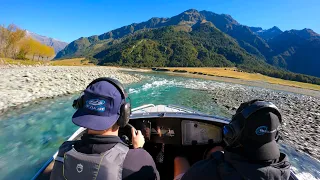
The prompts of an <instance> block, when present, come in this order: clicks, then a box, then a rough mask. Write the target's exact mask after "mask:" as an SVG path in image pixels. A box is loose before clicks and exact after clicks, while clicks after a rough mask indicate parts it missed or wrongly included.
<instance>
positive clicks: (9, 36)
mask: <svg viewBox="0 0 320 180" xmlns="http://www.w3.org/2000/svg"><path fill="white" fill-rule="evenodd" d="M54 54H55V52H54V49H53V48H52V47H50V46H47V45H44V44H41V43H40V42H38V41H36V40H34V39H32V38H31V37H26V32H25V30H21V29H19V28H18V27H16V26H15V25H12V24H11V25H9V26H8V27H7V28H6V27H4V26H0V57H1V56H2V57H9V58H10V57H11V58H14V59H16V58H20V59H26V56H27V55H28V56H32V59H33V60H34V58H35V57H38V60H39V59H40V58H41V59H42V60H43V58H46V59H47V60H48V58H50V57H53V56H54Z"/></svg>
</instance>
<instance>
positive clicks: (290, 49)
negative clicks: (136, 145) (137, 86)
mask: <svg viewBox="0 0 320 180" xmlns="http://www.w3.org/2000/svg"><path fill="white" fill-rule="evenodd" d="M71 57H87V58H88V59H92V60H93V61H96V63H98V64H100V65H103V64H110V63H111V64H120V65H130V66H237V67H241V68H242V69H246V70H248V71H254V72H260V73H263V74H267V75H271V76H274V77H280V78H283V79H293V80H300V81H303V82H310V81H311V82H313V80H310V78H309V79H308V78H307V77H306V76H301V75H297V74H292V73H290V72H288V71H292V72H296V73H302V74H307V75H312V76H317V77H320V71H319V70H318V68H319V67H320V60H319V57H320V35H319V34H317V33H315V32H314V31H312V30H311V29H303V30H289V31H281V30H280V29H279V28H278V27H276V26H274V27H272V28H270V29H267V30H263V29H262V28H260V27H249V26H246V25H242V24H240V23H239V22H237V21H236V20H235V19H233V18H232V17H231V16H230V15H226V14H216V13H213V12H210V11H197V10H195V9H190V10H187V11H185V12H182V13H181V14H178V15H176V16H173V17H171V18H151V19H149V20H148V21H145V22H141V23H133V24H130V25H128V26H123V27H121V28H118V29H115V30H112V31H109V32H106V33H104V34H101V35H94V36H90V37H81V38H79V39H77V40H75V41H73V42H71V43H70V44H68V45H67V46H66V47H65V48H64V49H63V50H62V51H60V52H59V53H58V54H57V55H56V57H55V59H61V58H71ZM298 76H299V77H298ZM294 77H295V78H294ZM306 78H307V79H306ZM311 79H312V78H311Z"/></svg>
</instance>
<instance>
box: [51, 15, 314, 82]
mask: <svg viewBox="0 0 320 180" xmlns="http://www.w3.org/2000/svg"><path fill="white" fill-rule="evenodd" d="M200 22H210V23H212V25H213V26H214V27H215V28H217V29H218V30H219V31H221V32H222V33H224V34H225V35H227V36H230V37H231V38H233V39H234V40H235V41H236V42H237V43H238V45H239V46H240V47H241V48H243V49H244V50H245V51H246V52H248V53H249V54H252V55H253V56H255V57H256V59H259V60H262V61H264V62H267V63H269V64H271V65H273V66H275V67H278V68H283V69H286V70H291V71H294V72H298V73H304V74H309V75H313V76H318V77H320V72H317V70H316V68H315V65H317V63H318V64H319V61H317V60H316V58H315V57H314V56H318V54H317V53H314V52H312V51H308V50H305V49H304V48H303V47H302V45H304V46H305V47H310V48H316V49H317V47H318V41H319V39H320V38H319V34H317V33H315V32H314V31H312V30H311V29H303V30H289V31H284V32H283V31H281V30H280V29H279V28H278V27H276V26H274V27H272V28H270V29H267V30H263V29H262V28H260V27H249V26H246V25H242V24H240V23H239V22H237V21H236V20H235V19H233V18H232V16H230V15H226V14H216V13H214V12H210V11H205V10H203V11H197V10H195V9H189V10H187V11H184V12H182V13H180V14H178V15H176V16H172V17H170V18H155V17H153V18H151V19H149V20H147V21H144V22H141V23H132V24H130V25H127V26H123V27H120V28H117V29H114V30H112V31H109V32H106V33H103V34H100V35H94V36H90V37H82V38H79V39H77V40H75V41H73V42H71V43H70V44H69V45H68V46H66V48H65V49H64V50H62V51H60V52H59V53H58V54H57V56H56V57H55V59H61V58H70V57H88V58H92V57H94V56H95V55H96V54H98V53H99V52H102V51H104V50H106V49H108V48H110V47H112V46H114V45H115V44H117V43H122V42H123V41H125V40H126V39H128V38H129V39H130V37H131V36H134V35H135V34H136V33H140V32H141V33H143V32H146V33H147V32H148V31H149V30H152V29H157V28H162V27H168V26H174V27H175V28H178V29H180V30H183V31H186V32H190V31H191V32H192V27H193V26H194V25H195V24H197V23H200ZM159 38H161V37H159ZM288 38H289V39H288ZM295 41H298V44H297V43H295ZM299 42H301V43H300V44H299ZM199 43H201V42H199ZM221 43H223V42H221ZM122 44H123V43H122ZM296 52H298V53H296ZM304 52H308V53H309V54H310V52H311V55H310V56H308V60H305V61H306V62H309V61H310V64H313V65H314V66H311V65H310V66H308V68H307V70H306V69H303V66H301V63H300V64H299V63H296V62H299V61H301V62H302V60H300V59H297V58H302V57H303V53H304ZM313 54H315V55H314V56H313ZM225 55H226V54H225ZM95 57H97V56H95ZM228 60H229V59H228ZM98 61H99V59H98ZM295 64H299V67H294V66H295ZM309 68H311V69H310V70H308V69H309Z"/></svg>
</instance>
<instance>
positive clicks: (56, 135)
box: [0, 73, 320, 179]
mask: <svg viewBox="0 0 320 180" xmlns="http://www.w3.org/2000/svg"><path fill="white" fill-rule="evenodd" d="M145 75H146V77H147V78H146V79H145V80H143V81H142V82H140V83H136V84H131V85H129V86H128V87H127V90H128V93H129V96H130V99H131V102H132V106H133V107H137V106H140V105H143V104H150V103H153V104H175V105H181V106H186V107H189V108H193V109H196V110H199V111H202V112H204V113H208V114H215V115H219V116H223V117H229V118H230V117H231V115H230V114H229V113H228V112H227V111H225V110H224V109H223V108H221V107H219V106H218V105H217V104H215V103H214V102H213V101H212V100H211V98H210V97H209V98H208V96H207V91H206V90H208V89H210V88H211V89H212V88H215V87H218V86H221V87H224V86H230V85H228V84H225V83H219V82H214V81H205V80H199V79H188V78H182V77H173V76H166V75H163V74H152V73H150V74H145ZM77 97H78V95H70V96H65V97H58V98H55V99H47V100H43V101H40V102H38V103H31V105H30V106H27V107H24V108H21V109H14V110H9V111H7V112H6V113H4V114H1V116H0V127H1V131H0V174H1V177H0V179H30V178H32V176H33V175H34V174H35V173H36V171H37V170H38V169H39V168H40V167H41V166H42V165H43V163H44V162H45V161H46V160H48V158H49V157H50V156H52V155H53V154H54V152H55V151H56V150H57V148H58V147H59V146H60V145H61V143H62V142H63V141H64V140H66V139H67V138H68V137H69V136H70V135H71V134H72V133H73V132H74V131H75V130H76V129H77V128H78V127H77V126H75V125H74V124H73V123H72V122H71V116H72V114H73V113H74V111H75V110H74V109H73V108H72V107H71V104H72V101H73V99H75V98H77ZM282 149H283V150H284V151H285V152H286V153H287V154H289V155H290V158H291V159H293V161H292V162H293V165H294V166H295V167H296V171H297V172H300V173H304V172H305V171H308V172H311V173H312V175H313V176H312V175H311V176H310V177H317V178H319V177H320V175H319V172H318V171H317V169H320V167H319V166H320V165H319V163H318V164H313V161H312V159H310V158H309V157H308V156H303V157H302V156H301V155H299V154H297V153H296V152H295V151H294V150H292V149H291V148H289V147H286V146H283V147H282ZM299 160H300V161H303V162H304V163H303V164H302V163H301V162H300V161H299ZM317 173H318V174H317ZM306 174H307V175H310V174H308V173H306Z"/></svg>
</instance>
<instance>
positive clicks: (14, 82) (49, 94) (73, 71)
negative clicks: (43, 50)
mask: <svg viewBox="0 0 320 180" xmlns="http://www.w3.org/2000/svg"><path fill="white" fill-rule="evenodd" d="M0 77H1V79H0V94H1V97H0V111H5V110H6V109H7V108H9V107H14V106H17V105H22V104H24V103H25V102H29V101H33V100H36V99H43V98H53V97H55V96H60V95H65V94H71V93H75V92H80V91H81V90H83V89H84V88H85V87H86V86H87V85H88V84H89V83H90V82H91V81H92V80H93V79H95V78H98V77H112V78H116V79H118V80H119V81H120V82H122V83H124V84H126V83H132V82H137V81H139V80H140V79H141V77H140V76H137V75H130V74H126V73H123V72H120V71H119V70H118V69H117V68H110V67H89V66H86V67H80V66H77V67H76V66H75V67H72V66H61V67H60V66H40V67H21V66H16V67H11V66H10V67H8V66H2V67H1V68H0Z"/></svg>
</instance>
